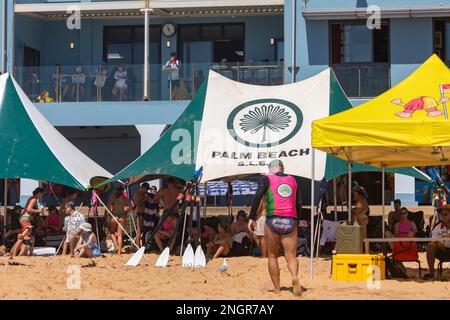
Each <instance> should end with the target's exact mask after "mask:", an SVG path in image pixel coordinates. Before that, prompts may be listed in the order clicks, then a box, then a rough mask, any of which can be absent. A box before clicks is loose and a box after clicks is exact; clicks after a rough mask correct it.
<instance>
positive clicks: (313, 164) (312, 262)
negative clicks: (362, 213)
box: [310, 148, 316, 279]
mask: <svg viewBox="0 0 450 320" xmlns="http://www.w3.org/2000/svg"><path fill="white" fill-rule="evenodd" d="M311 149H312V151H311V254H310V264H311V266H310V273H311V279H314V173H315V165H316V164H315V157H316V153H315V149H314V148H311Z"/></svg>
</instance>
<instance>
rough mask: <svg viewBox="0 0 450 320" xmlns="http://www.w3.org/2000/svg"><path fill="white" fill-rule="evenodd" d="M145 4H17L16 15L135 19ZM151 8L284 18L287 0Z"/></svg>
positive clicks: (158, 13) (206, 1)
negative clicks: (78, 12) (285, 0)
mask: <svg viewBox="0 0 450 320" xmlns="http://www.w3.org/2000/svg"><path fill="white" fill-rule="evenodd" d="M222 3H223V4H222ZM145 4H146V1H142V0H141V1H107V2H82V3H80V2H65V3H39V4H36V3H35V4H15V6H14V12H15V13H16V14H22V15H28V16H34V17H38V18H42V19H52V20H53V19H65V18H67V17H68V16H70V15H71V14H72V13H73V11H74V10H75V8H77V9H79V10H80V12H81V17H82V18H108V17H124V18H132V17H141V16H143V12H142V11H141V9H144V8H145ZM150 9H152V11H151V12H150V14H151V16H154V17H169V16H173V17H193V16H252V15H258V16H261V15H282V14H283V12H284V0H227V1H224V2H219V1H214V0H197V1H168V0H155V1H151V2H150Z"/></svg>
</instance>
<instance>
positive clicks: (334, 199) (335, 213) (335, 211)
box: [333, 177, 337, 222]
mask: <svg viewBox="0 0 450 320" xmlns="http://www.w3.org/2000/svg"><path fill="white" fill-rule="evenodd" d="M336 185H337V183H336V177H334V178H333V201H334V221H335V222H336V221H337V190H336V188H337V187H336Z"/></svg>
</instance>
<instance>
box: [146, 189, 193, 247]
mask: <svg viewBox="0 0 450 320" xmlns="http://www.w3.org/2000/svg"><path fill="white" fill-rule="evenodd" d="M191 187H192V185H191V184H190V182H189V183H187V184H186V187H185V188H184V190H183V192H182V193H180V194H178V197H177V199H176V200H175V201H174V203H173V204H172V206H171V207H170V208H169V209H168V210H167V211H165V212H164V213H163V215H162V217H161V219H159V221H158V224H157V225H156V227H155V229H153V231H152V233H151V234H150V236H149V237H148V240H147V242H146V244H145V246H146V247H150V244H151V242H152V241H153V238H154V237H155V234H156V233H157V232H158V231H159V229H161V226H162V224H163V223H164V221H166V219H167V218H168V217H169V216H170V214H171V213H172V212H173V210H174V209H175V207H176V206H179V205H181V203H182V202H183V199H184V197H185V195H186V192H187V191H188V189H190V188H191Z"/></svg>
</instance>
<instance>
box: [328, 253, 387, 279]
mask: <svg viewBox="0 0 450 320" xmlns="http://www.w3.org/2000/svg"><path fill="white" fill-rule="evenodd" d="M370 276H372V279H373V280H378V279H379V280H384V277H385V262H384V256H383V255H382V254H336V255H334V256H333V280H334V281H347V282H355V281H364V282H365V281H367V280H368V279H369V277H370ZM378 277H379V278H378ZM377 278H378V279H377Z"/></svg>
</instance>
